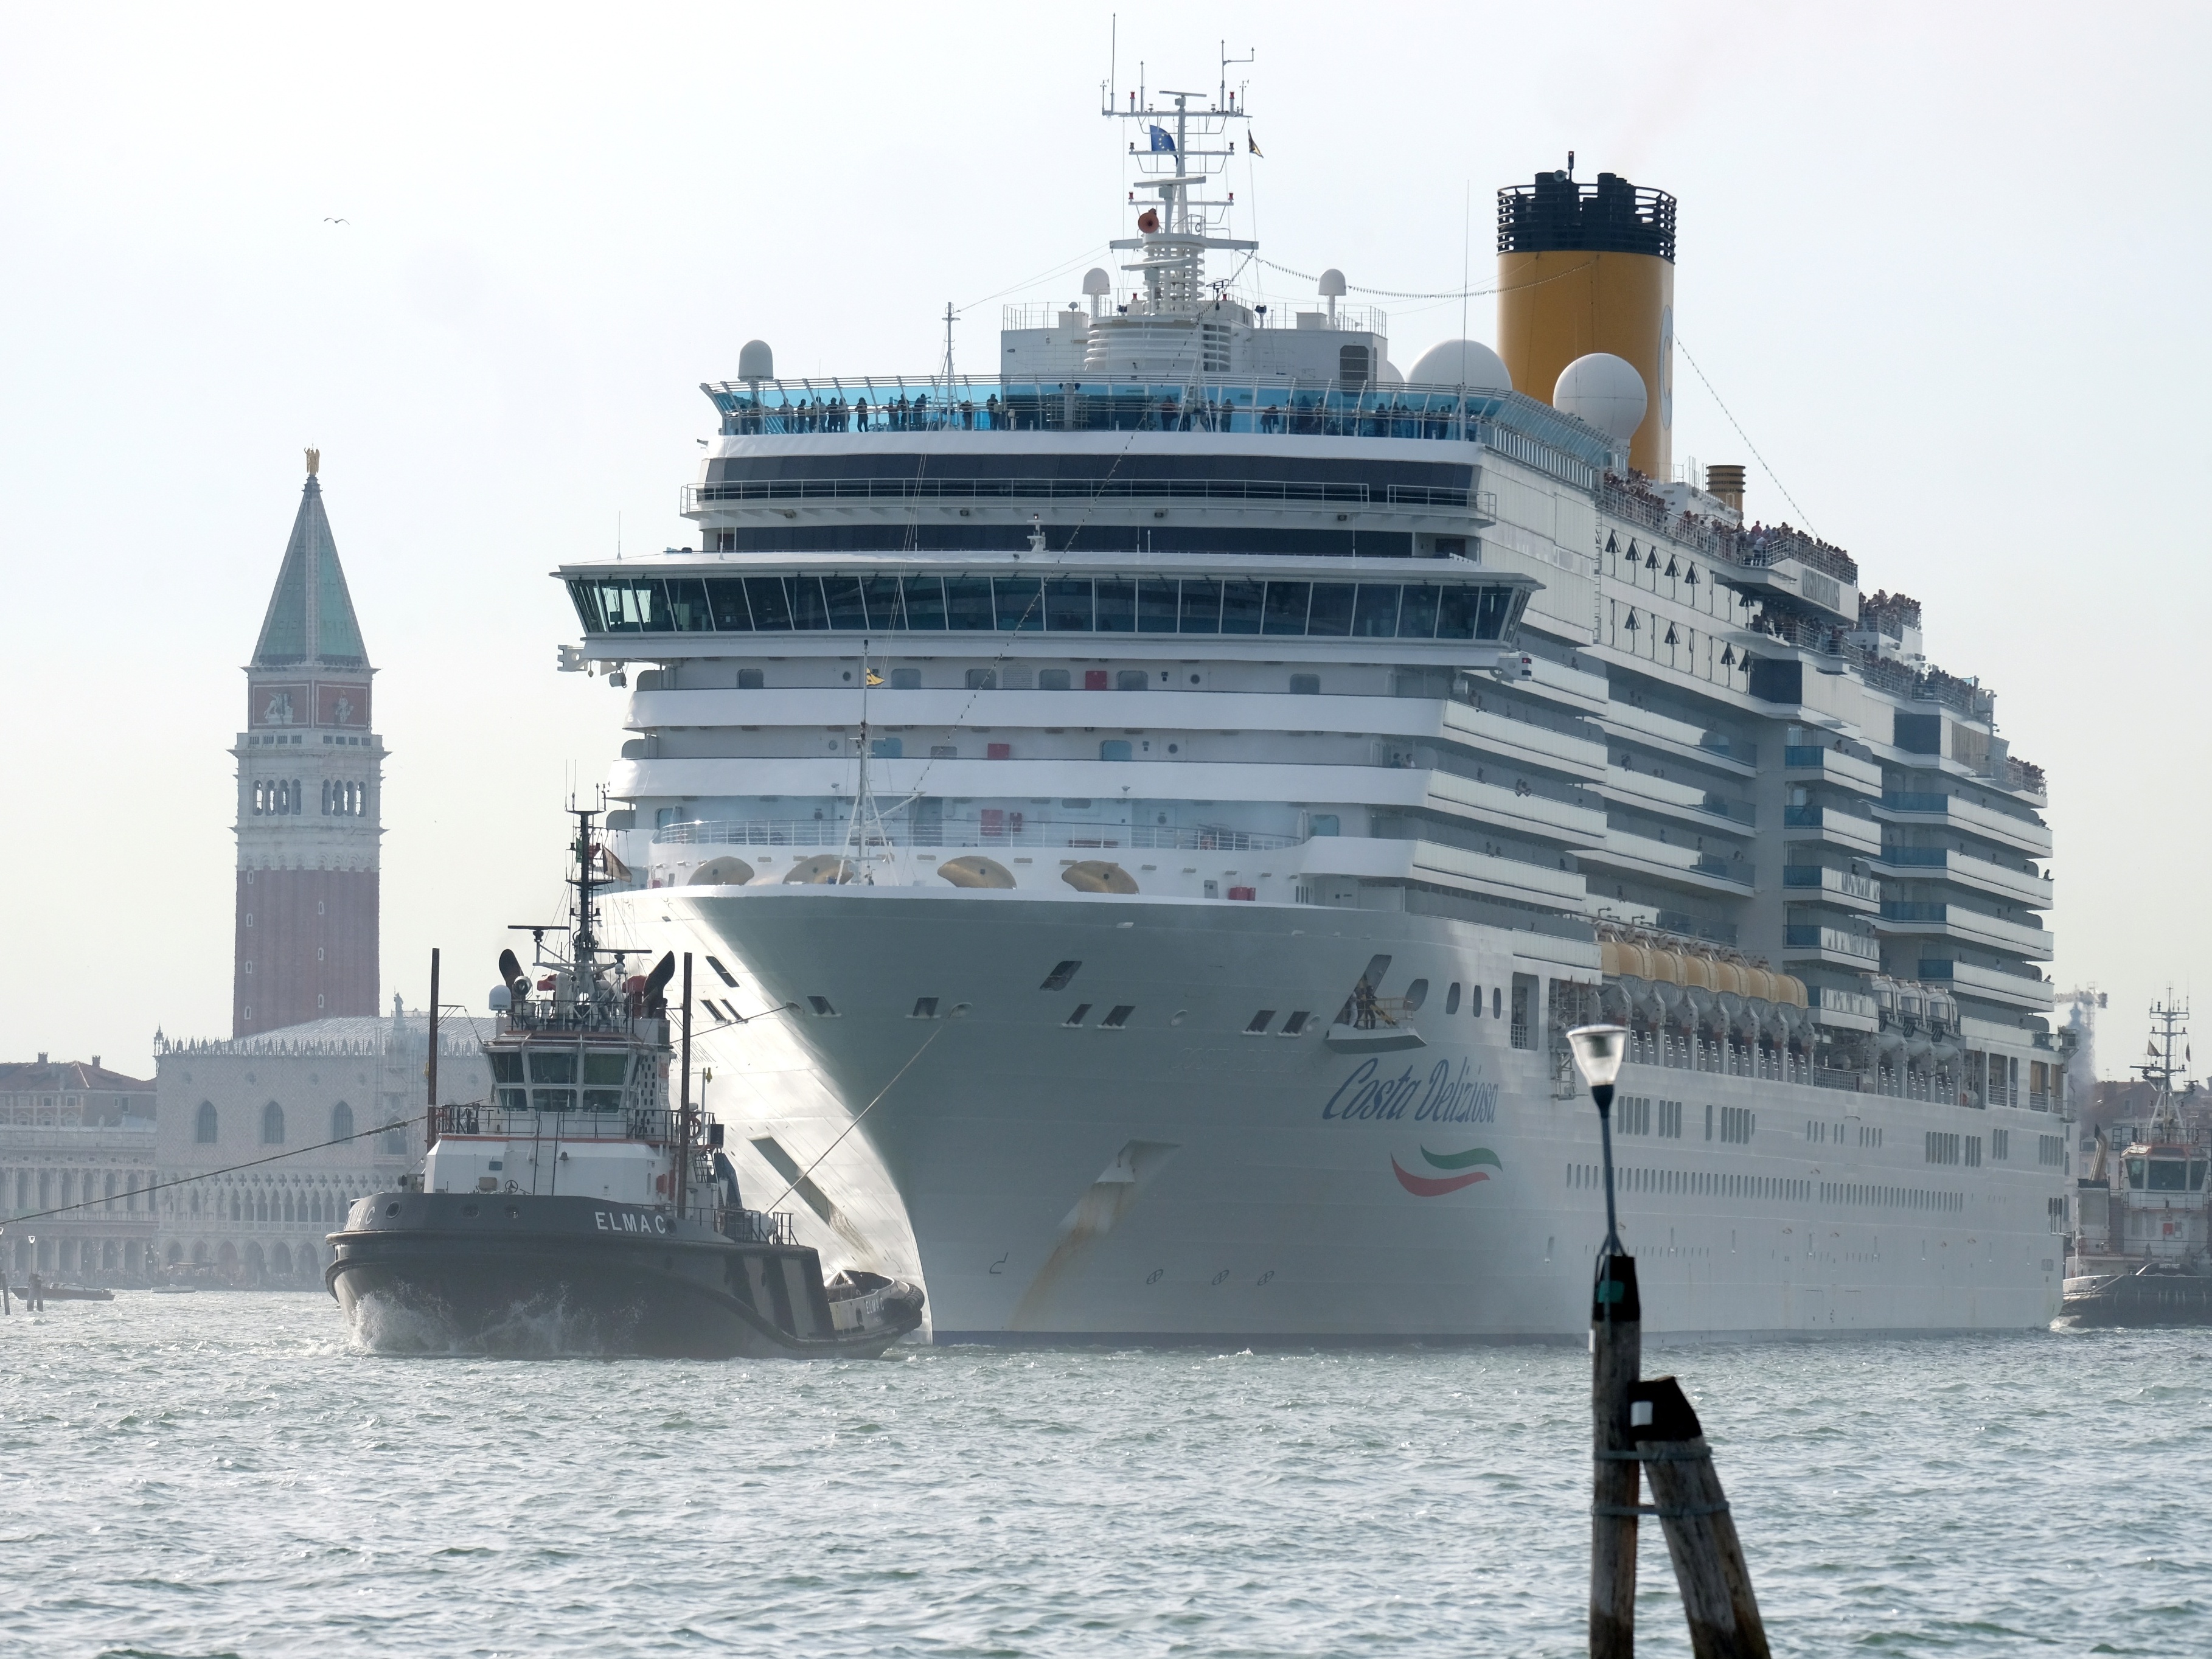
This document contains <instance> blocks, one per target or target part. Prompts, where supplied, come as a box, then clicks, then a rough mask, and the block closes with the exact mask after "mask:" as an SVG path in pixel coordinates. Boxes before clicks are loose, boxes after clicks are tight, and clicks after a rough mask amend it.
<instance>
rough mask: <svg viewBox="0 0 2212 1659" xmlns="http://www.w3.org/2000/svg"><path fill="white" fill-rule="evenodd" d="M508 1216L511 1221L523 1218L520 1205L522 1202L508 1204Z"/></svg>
mask: <svg viewBox="0 0 2212 1659" xmlns="http://www.w3.org/2000/svg"><path fill="white" fill-rule="evenodd" d="M507 1219H508V1220H509V1221H520V1220H521V1219H522V1206H520V1204H510V1205H508V1206H507Z"/></svg>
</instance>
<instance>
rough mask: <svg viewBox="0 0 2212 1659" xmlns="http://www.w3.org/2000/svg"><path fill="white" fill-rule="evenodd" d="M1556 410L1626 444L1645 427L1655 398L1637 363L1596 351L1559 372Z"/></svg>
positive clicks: (1553, 400)
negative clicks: (1652, 399) (1645, 418)
mask: <svg viewBox="0 0 2212 1659" xmlns="http://www.w3.org/2000/svg"><path fill="white" fill-rule="evenodd" d="M1552 407H1553V408H1554V409H1556V410H1559V411H1560V412H1561V413H1562V414H1565V415H1572V416H1577V418H1578V419H1581V420H1584V421H1587V422H1589V423H1590V424H1591V425H1592V426H1594V427H1595V428H1597V429H1598V430H1599V431H1601V432H1602V433H1604V434H1605V435H1606V436H1607V437H1608V438H1613V439H1615V440H1617V441H1620V442H1621V443H1626V442H1627V441H1629V440H1630V439H1631V438H1632V437H1634V436H1635V435H1636V428H1638V427H1639V426H1642V425H1643V424H1644V414H1645V413H1646V411H1648V410H1650V407H1651V398H1650V393H1649V392H1647V391H1646V390H1645V389H1644V377H1643V376H1642V375H1641V374H1638V373H1637V372H1636V367H1635V365H1634V364H1632V363H1631V362H1628V361H1627V360H1626V358H1621V357H1616V356H1613V354H1612V353H1611V352H1609V351H1593V352H1591V353H1590V354H1589V356H1587V357H1577V358H1576V359H1575V360H1574V362H1571V363H1569V364H1568V365H1567V366H1566V367H1565V368H1563V369H1561V370H1560V371H1559V384H1558V385H1557V386H1553V388H1552Z"/></svg>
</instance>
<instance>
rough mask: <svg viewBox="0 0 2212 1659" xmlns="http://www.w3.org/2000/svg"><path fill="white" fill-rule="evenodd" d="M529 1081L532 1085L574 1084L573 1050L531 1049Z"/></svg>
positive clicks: (574, 1061) (574, 1058) (574, 1060)
mask: <svg viewBox="0 0 2212 1659" xmlns="http://www.w3.org/2000/svg"><path fill="white" fill-rule="evenodd" d="M530 1080H531V1081H532V1083H574V1081H575V1080H576V1051H575V1050H574V1048H532V1050H531V1051H530Z"/></svg>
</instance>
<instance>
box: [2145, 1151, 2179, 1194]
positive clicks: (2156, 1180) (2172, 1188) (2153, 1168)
mask: <svg viewBox="0 0 2212 1659" xmlns="http://www.w3.org/2000/svg"><path fill="white" fill-rule="evenodd" d="M2188 1168H2189V1166H2188V1165H2187V1164H2185V1163H2184V1162H2183V1161H2182V1160H2181V1159H2180V1158H2153V1159H2151V1161H2150V1190H2151V1191H2153V1192H2154V1193H2179V1192H2186V1191H2187V1190H2188V1188H2187V1187H2186V1186H2185V1185H2184V1178H2185V1176H2186V1175H2187V1173H2188Z"/></svg>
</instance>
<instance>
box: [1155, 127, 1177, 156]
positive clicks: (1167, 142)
mask: <svg viewBox="0 0 2212 1659" xmlns="http://www.w3.org/2000/svg"><path fill="white" fill-rule="evenodd" d="M1152 148H1153V149H1155V150H1163V149H1164V150H1173V149H1175V138H1174V137H1173V136H1172V135H1171V134H1170V132H1169V131H1168V130H1167V129H1166V128H1165V127H1154V128H1153V129H1152Z"/></svg>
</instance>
